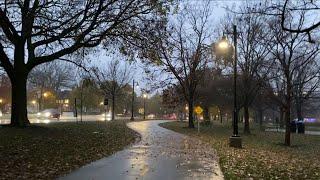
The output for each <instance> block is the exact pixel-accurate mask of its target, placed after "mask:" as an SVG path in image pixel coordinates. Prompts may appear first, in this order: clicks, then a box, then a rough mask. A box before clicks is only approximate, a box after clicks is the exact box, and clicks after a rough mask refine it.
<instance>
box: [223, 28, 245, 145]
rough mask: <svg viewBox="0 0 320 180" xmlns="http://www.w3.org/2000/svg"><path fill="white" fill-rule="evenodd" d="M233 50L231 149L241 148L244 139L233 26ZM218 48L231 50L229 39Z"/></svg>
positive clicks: (236, 34) (235, 32) (235, 39)
mask: <svg viewBox="0 0 320 180" xmlns="http://www.w3.org/2000/svg"><path fill="white" fill-rule="evenodd" d="M232 35H233V48H234V52H233V55H234V62H233V88H234V91H233V135H232V136H231V137H230V138H229V145H230V147H236V148H241V147H242V139H241V137H240V136H239V133H238V109H237V63H238V52H237V37H238V32H237V26H236V25H233V33H232ZM218 47H219V48H221V49H227V48H229V44H228V41H227V38H226V37H225V36H223V37H222V39H221V40H220V42H219V44H218Z"/></svg>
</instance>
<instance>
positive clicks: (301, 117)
mask: <svg viewBox="0 0 320 180" xmlns="http://www.w3.org/2000/svg"><path fill="white" fill-rule="evenodd" d="M296 108H297V118H298V120H299V121H303V116H302V103H301V99H300V97H299V99H298V102H297V106H296Z"/></svg>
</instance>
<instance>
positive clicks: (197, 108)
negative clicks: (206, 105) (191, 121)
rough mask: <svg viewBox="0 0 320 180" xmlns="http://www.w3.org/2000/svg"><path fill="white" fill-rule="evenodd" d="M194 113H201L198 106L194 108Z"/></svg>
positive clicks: (201, 110)
mask: <svg viewBox="0 0 320 180" xmlns="http://www.w3.org/2000/svg"><path fill="white" fill-rule="evenodd" d="M194 111H195V112H196V113H197V114H198V115H199V114H201V113H202V112H203V109H202V108H201V107H200V106H197V107H195V108H194Z"/></svg>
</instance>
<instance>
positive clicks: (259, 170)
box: [161, 122, 320, 179]
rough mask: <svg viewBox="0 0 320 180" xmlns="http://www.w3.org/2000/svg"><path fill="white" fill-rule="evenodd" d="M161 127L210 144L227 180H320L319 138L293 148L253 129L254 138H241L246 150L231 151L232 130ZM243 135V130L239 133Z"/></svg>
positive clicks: (295, 141)
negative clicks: (218, 158) (216, 154)
mask: <svg viewBox="0 0 320 180" xmlns="http://www.w3.org/2000/svg"><path fill="white" fill-rule="evenodd" d="M161 126H162V127H165V128H168V129H171V130H173V131H177V132H179V133H183V134H187V135H189V136H191V137H195V138H198V139H200V140H202V141H203V142H207V143H210V144H211V145H212V146H213V148H214V149H216V150H217V153H218V155H219V157H220V160H219V161H220V165H221V168H222V171H223V173H224V175H225V178H226V179H320V173H319V172H320V165H319V162H320V136H310V135H298V134H295V135H293V136H292V146H291V147H286V146H284V145H282V143H281V142H283V138H284V135H283V134H282V133H276V132H261V131H259V130H258V128H254V129H252V133H253V134H252V135H241V136H242V138H243V146H244V148H243V149H234V148H230V147H229V144H228V140H229V137H230V135H231V132H232V129H231V127H230V126H229V125H221V124H214V125H213V126H212V127H203V128H202V129H201V132H200V133H197V129H189V128H184V127H186V126H187V123H181V122H169V123H164V124H161ZM240 132H241V129H240Z"/></svg>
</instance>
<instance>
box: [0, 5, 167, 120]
mask: <svg viewBox="0 0 320 180" xmlns="http://www.w3.org/2000/svg"><path fill="white" fill-rule="evenodd" d="M168 3H170V1H164V0H159V1H152V0H83V1H80V0H79V1H69V0H59V1H52V0H50V1H40V0H24V1H20V0H11V1H9V0H5V1H1V2H0V62H1V66H2V67H3V68H4V70H5V71H6V72H7V74H8V76H9V78H10V80H11V83H12V116H11V125H13V126H26V125H27V124H29V121H28V117H27V108H26V105H27V100H26V83H27V77H28V74H29V72H30V71H31V70H32V69H33V68H35V67H36V66H38V65H40V64H43V63H46V62H51V61H53V60H57V59H60V60H65V61H69V62H72V63H75V64H79V63H80V61H81V59H80V58H76V59H75V60H70V59H69V56H70V55H72V54H74V52H78V51H81V49H83V48H91V47H96V46H97V45H99V44H101V43H103V45H104V46H106V47H111V45H112V46H114V44H115V42H125V41H124V39H123V37H126V38H128V39H129V38H130V40H134V39H138V38H143V36H144V35H146V36H147V35H148V32H149V30H150V28H153V26H147V25H146V24H150V22H156V21H157V20H158V19H159V18H160V17H162V16H164V15H165V14H166V12H167V10H168V6H166V5H167V4H168Z"/></svg>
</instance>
